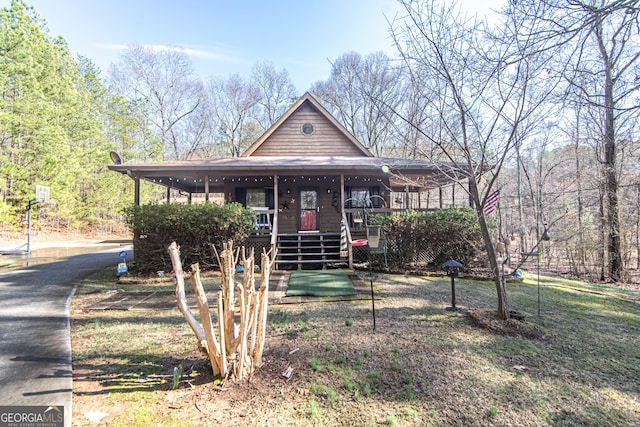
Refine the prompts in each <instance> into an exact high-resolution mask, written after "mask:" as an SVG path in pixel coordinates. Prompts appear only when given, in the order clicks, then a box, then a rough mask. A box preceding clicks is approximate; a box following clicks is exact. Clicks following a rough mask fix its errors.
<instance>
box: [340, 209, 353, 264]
mask: <svg viewBox="0 0 640 427" xmlns="http://www.w3.org/2000/svg"><path fill="white" fill-rule="evenodd" d="M342 223H343V224H344V225H345V227H346V229H347V253H348V254H349V268H353V246H352V245H351V242H353V239H352V238H351V227H349V221H347V214H346V212H345V211H344V209H342Z"/></svg>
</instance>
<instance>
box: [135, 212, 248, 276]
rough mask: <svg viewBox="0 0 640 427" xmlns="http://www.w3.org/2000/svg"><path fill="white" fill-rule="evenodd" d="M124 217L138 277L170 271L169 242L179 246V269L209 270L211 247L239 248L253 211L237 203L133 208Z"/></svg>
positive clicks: (212, 262)
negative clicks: (195, 266)
mask: <svg viewBox="0 0 640 427" xmlns="http://www.w3.org/2000/svg"><path fill="white" fill-rule="evenodd" d="M125 213H126V218H127V219H126V221H127V225H128V226H129V227H130V229H131V230H132V231H133V248H134V253H135V265H136V267H135V269H136V271H137V272H139V273H142V274H148V273H154V272H156V271H171V270H172V266H171V259H170V258H169V254H168V252H167V248H168V247H169V245H170V244H171V242H173V241H175V242H176V243H177V244H178V245H179V246H180V254H181V257H182V263H183V265H187V266H188V265H191V264H194V263H196V262H197V263H200V267H201V268H202V269H203V270H204V269H208V268H211V267H213V266H214V264H215V263H214V258H215V256H214V254H213V249H212V248H211V245H212V244H213V245H216V248H221V246H222V244H223V243H224V242H227V241H228V240H233V241H234V242H236V244H237V245H238V244H241V242H243V241H244V239H245V238H246V237H247V236H248V235H249V232H250V231H251V230H252V229H253V227H254V225H255V219H254V213H253V211H252V210H251V209H247V208H245V207H243V206H242V205H240V204H238V203H229V204H225V205H217V204H215V203H204V204H197V205H196V204H193V205H182V204H162V205H152V204H149V205H144V206H135V205H134V206H131V207H129V208H127V210H126V212H125Z"/></svg>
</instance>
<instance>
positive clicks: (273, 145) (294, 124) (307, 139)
mask: <svg viewBox="0 0 640 427" xmlns="http://www.w3.org/2000/svg"><path fill="white" fill-rule="evenodd" d="M305 123H311V124H312V125H313V128H314V129H313V134H312V135H305V134H303V133H302V125H304V124H305ZM251 156H365V154H364V153H363V152H362V151H360V150H359V149H358V148H357V147H356V146H354V145H353V143H352V142H351V141H349V139H348V138H347V137H346V136H345V135H344V134H343V133H342V132H340V130H339V129H337V128H336V127H335V126H334V125H333V123H331V122H330V121H329V120H328V119H327V118H326V117H324V115H322V114H320V113H319V112H318V111H316V110H315V108H313V106H312V105H310V104H308V103H305V104H303V105H301V106H300V108H299V109H298V110H296V111H295V112H294V113H293V114H292V115H291V117H289V118H288V119H287V120H286V121H285V122H284V123H282V125H281V126H280V127H279V128H278V129H277V130H276V131H275V132H273V134H272V135H271V136H269V138H268V139H267V140H265V141H264V142H263V143H262V145H260V147H258V148H257V149H256V151H254V152H253V154H251Z"/></svg>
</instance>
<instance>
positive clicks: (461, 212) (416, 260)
mask: <svg viewBox="0 0 640 427" xmlns="http://www.w3.org/2000/svg"><path fill="white" fill-rule="evenodd" d="M370 222H371V223H376V224H379V225H381V231H382V234H383V235H384V238H385V239H386V240H387V245H388V249H387V252H388V253H387V257H388V262H389V264H390V267H391V268H394V269H398V268H399V269H404V268H406V266H408V265H412V264H422V265H427V266H429V267H434V268H439V266H440V265H441V264H442V263H444V262H445V261H447V260H449V259H451V258H453V259H455V260H457V261H460V262H461V263H462V264H464V265H465V266H472V265H474V264H475V263H476V258H477V257H478V254H479V253H481V251H482V247H483V243H482V234H481V232H480V226H479V224H478V220H477V218H476V214H475V212H474V211H473V209H470V208H464V209H459V208H450V209H441V210H435V211H429V212H418V211H406V212H402V213H399V214H397V215H375V216H374V217H373V218H371V219H370Z"/></svg>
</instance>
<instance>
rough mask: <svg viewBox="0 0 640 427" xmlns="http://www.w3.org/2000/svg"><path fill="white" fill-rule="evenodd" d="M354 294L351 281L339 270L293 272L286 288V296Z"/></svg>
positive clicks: (354, 290)
mask: <svg viewBox="0 0 640 427" xmlns="http://www.w3.org/2000/svg"><path fill="white" fill-rule="evenodd" d="M356 293H357V292H356V289H355V288H354V287H353V283H351V279H349V277H348V276H347V274H346V273H345V272H344V271H343V270H340V269H337V270H294V271H292V272H291V276H290V277H289V285H288V286H287V296H302V295H310V296H317V297H330V296H341V295H355V294H356Z"/></svg>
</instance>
